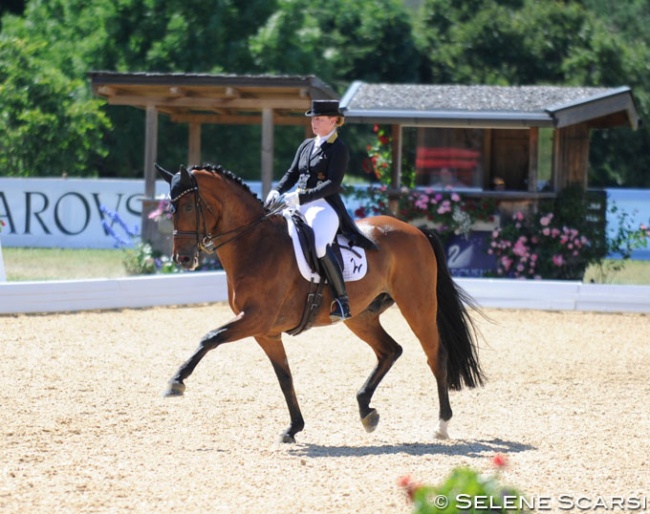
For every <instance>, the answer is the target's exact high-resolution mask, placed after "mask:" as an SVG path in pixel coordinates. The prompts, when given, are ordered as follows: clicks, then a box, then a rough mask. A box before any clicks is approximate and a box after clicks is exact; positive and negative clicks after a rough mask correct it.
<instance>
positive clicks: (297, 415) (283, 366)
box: [255, 334, 305, 443]
mask: <svg viewBox="0 0 650 514" xmlns="http://www.w3.org/2000/svg"><path fill="white" fill-rule="evenodd" d="M255 339H256V340H257V342H258V343H259V345H260V346H261V347H262V349H263V350H264V353H266V355H267V356H268V358H269V359H270V361H271V364H272V365H273V369H274V370H275V375H276V376H277V377H278V382H280V388H281V389H282V394H283V395H284V399H285V401H286V402H287V407H288V408H289V416H290V417H291V424H290V425H289V428H287V429H286V430H285V431H284V432H283V433H282V434H281V436H280V441H281V442H283V443H295V442H296V439H295V435H296V434H297V433H298V432H300V431H301V430H302V429H303V428H304V427H305V421H304V420H303V417H302V413H301V412H300V406H299V405H298V398H297V397H296V392H295V390H294V388H293V377H292V376H291V369H290V368H289V360H288V359H287V354H286V351H285V349H284V345H283V344H282V337H281V335H279V334H278V335H276V336H264V337H256V338H255Z"/></svg>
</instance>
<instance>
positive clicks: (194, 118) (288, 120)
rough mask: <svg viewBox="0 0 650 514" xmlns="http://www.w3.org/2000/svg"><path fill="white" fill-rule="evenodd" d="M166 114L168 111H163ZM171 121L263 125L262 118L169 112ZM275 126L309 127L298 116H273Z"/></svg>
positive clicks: (303, 119) (303, 118)
mask: <svg viewBox="0 0 650 514" xmlns="http://www.w3.org/2000/svg"><path fill="white" fill-rule="evenodd" d="M163 112H166V111H163ZM168 113H169V116H170V118H171V120H172V121H173V122H174V123H201V124H204V125H261V124H262V116H256V115H252V116H243V115H242V116H236V115H228V116H222V115H218V114H185V113H184V114H174V111H168ZM273 124H274V125H293V126H302V125H305V126H307V122H306V121H305V117H304V116H303V117H298V116H278V115H274V116H273Z"/></svg>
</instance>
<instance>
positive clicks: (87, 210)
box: [0, 178, 169, 248]
mask: <svg viewBox="0 0 650 514" xmlns="http://www.w3.org/2000/svg"><path fill="white" fill-rule="evenodd" d="M167 193H169V186H168V185H167V183H166V182H164V181H162V180H158V181H156V196H161V197H162V196H164V195H166V194H167ZM143 198H144V180H127V179H123V180H111V179H101V180H100V179H63V178H0V219H1V220H2V221H4V222H5V226H4V227H3V228H2V234H1V235H0V237H2V245H3V246H4V247H5V248H8V247H36V248H52V247H59V248H114V247H115V243H116V240H115V238H114V237H113V235H111V230H113V231H114V232H115V234H117V235H118V236H120V237H121V238H123V239H125V240H129V241H130V240H131V238H130V237H129V236H128V234H127V233H126V231H125V229H124V228H123V227H122V226H121V225H120V222H119V221H117V220H121V221H122V222H123V223H124V224H125V225H126V227H128V229H129V231H131V232H134V233H136V234H137V235H139V234H140V225H141V213H142V199H143ZM104 209H106V210H108V211H109V212H110V213H116V214H117V218H115V219H112V218H111V216H110V215H108V214H106V213H105V212H102V211H103V210H104ZM102 220H104V221H105V223H106V226H105V225H103V224H102Z"/></svg>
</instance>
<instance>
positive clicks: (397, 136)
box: [388, 125, 402, 215]
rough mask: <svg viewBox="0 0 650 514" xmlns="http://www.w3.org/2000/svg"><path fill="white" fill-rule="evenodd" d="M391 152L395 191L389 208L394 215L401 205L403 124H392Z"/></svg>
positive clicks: (392, 181)
mask: <svg viewBox="0 0 650 514" xmlns="http://www.w3.org/2000/svg"><path fill="white" fill-rule="evenodd" d="M391 137H392V144H391V154H392V156H393V158H392V162H391V164H392V166H391V168H392V169H391V179H390V188H391V189H392V191H393V193H392V194H391V195H389V200H388V208H389V209H390V212H391V213H393V215H395V214H397V210H398V207H399V190H400V186H401V183H402V126H401V125H392V126H391Z"/></svg>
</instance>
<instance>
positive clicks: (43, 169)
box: [0, 37, 110, 176]
mask: <svg viewBox="0 0 650 514" xmlns="http://www.w3.org/2000/svg"><path fill="white" fill-rule="evenodd" d="M40 50H41V45H39V44H30V43H28V42H26V41H25V40H22V39H16V38H7V37H0V106H2V108H1V109H0V168H2V170H3V174H5V175H9V176H11V175H14V176H16V175H18V176H20V175H24V176H29V175H42V176H47V175H61V173H69V174H75V175H77V174H81V175H84V174H86V173H87V170H88V169H91V170H92V169H94V166H93V164H94V163H95V161H96V159H99V158H102V157H105V156H106V153H107V150H106V149H105V148H104V146H103V145H102V142H101V135H102V131H103V130H107V129H109V128H110V124H109V123H108V120H107V118H106V116H105V115H104V113H103V112H102V111H101V108H100V104H101V102H100V101H99V100H97V99H92V98H88V96H87V94H86V89H87V88H86V86H85V84H84V83H83V82H82V81H80V80H78V79H70V78H68V77H67V76H65V75H64V74H63V73H62V72H60V71H59V70H58V69H57V68H56V67H54V66H51V65H50V64H49V63H46V62H43V61H42V60H41V59H40V57H39V54H40Z"/></svg>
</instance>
